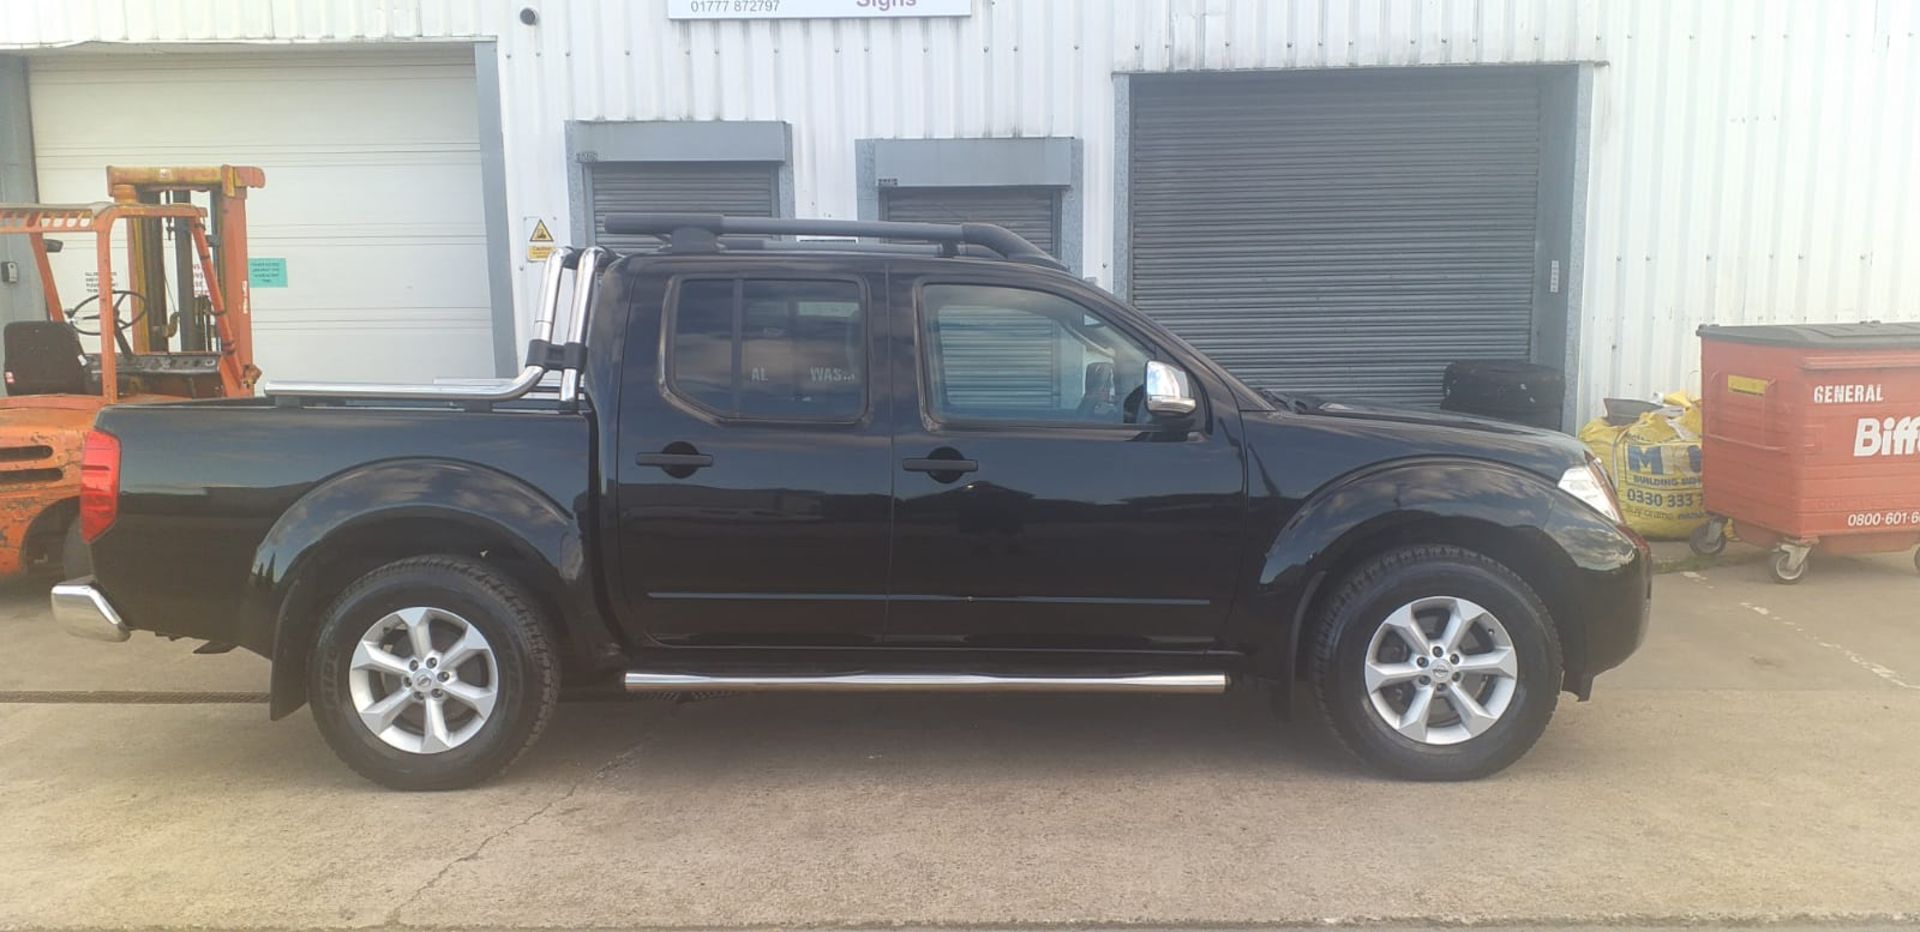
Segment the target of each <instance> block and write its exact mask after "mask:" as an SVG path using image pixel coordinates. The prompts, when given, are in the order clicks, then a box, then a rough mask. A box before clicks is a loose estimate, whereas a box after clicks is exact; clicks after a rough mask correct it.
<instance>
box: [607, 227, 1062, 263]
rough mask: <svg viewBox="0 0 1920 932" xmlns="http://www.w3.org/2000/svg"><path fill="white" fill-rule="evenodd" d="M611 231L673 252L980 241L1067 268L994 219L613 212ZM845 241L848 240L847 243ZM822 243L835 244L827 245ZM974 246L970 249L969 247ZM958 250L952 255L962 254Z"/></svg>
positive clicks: (1020, 258) (1007, 253) (1013, 256)
mask: <svg viewBox="0 0 1920 932" xmlns="http://www.w3.org/2000/svg"><path fill="white" fill-rule="evenodd" d="M606 231H607V232H608V233H610V234H613V235H616V236H663V237H666V238H667V248H668V249H670V250H672V251H673V252H718V251H720V250H722V249H724V248H726V244H723V243H721V242H720V239H719V238H720V237H721V236H739V235H761V236H854V237H860V236H866V237H874V238H880V239H891V240H918V241H920V242H925V243H951V244H953V245H954V246H955V247H960V246H978V247H981V248H983V249H986V250H990V251H992V252H995V253H998V254H1000V255H1001V256H1003V257H1005V258H1007V259H1009V260H1011V261H1014V262H1025V263H1029V264H1032V265H1044V266H1047V267H1049V268H1056V269H1064V268H1066V266H1064V265H1062V264H1061V263H1060V260H1058V259H1055V258H1054V257H1052V256H1050V255H1047V254H1046V252H1044V251H1042V250H1041V249H1040V247H1038V246H1035V245H1034V244H1032V243H1030V242H1028V241H1027V240H1026V238H1025V237H1022V236H1021V235H1020V234H1018V233H1015V232H1013V231H1012V230H1009V229H1007V228H1006V227H1002V226H995V225H994V224H991V223H900V222H897V221H890V220H796V219H790V218H786V217H728V216H723V215H721V214H609V215H608V216H607V219H606ZM843 245H844V244H843ZM820 248H832V247H831V246H822V247H820ZM970 251H971V250H969V252H970ZM959 252H960V250H959V249H957V248H956V249H955V250H954V251H953V253H951V254H959Z"/></svg>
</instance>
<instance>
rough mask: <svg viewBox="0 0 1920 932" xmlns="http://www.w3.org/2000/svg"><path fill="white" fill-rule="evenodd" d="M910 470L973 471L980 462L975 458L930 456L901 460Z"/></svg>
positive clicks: (978, 466)
mask: <svg viewBox="0 0 1920 932" xmlns="http://www.w3.org/2000/svg"><path fill="white" fill-rule="evenodd" d="M900 465H901V466H902V467H904V468H905V469H906V470H907V471H908V472H951V473H962V472H973V471H974V470H976V469H979V468H980V464H979V463H977V462H975V461H973V460H949V459H934V458H933V457H929V456H916V457H911V458H908V459H905V460H902V461H901V462H900Z"/></svg>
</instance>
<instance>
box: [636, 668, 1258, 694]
mask: <svg viewBox="0 0 1920 932" xmlns="http://www.w3.org/2000/svg"><path fill="white" fill-rule="evenodd" d="M626 686H627V692H630V693H661V692H696V691H712V692H740V693H761V692H935V693H1002V692H1041V693H1223V692H1226V691H1227V674H1225V673H1140V674H1130V675H1117V676H1030V675H1024V674H1010V675H1005V676H1002V675H996V674H990V673H828V674H818V675H803V674H796V675H792V676H782V675H779V674H766V675H743V674H703V673H655V672H648V671H644V670H634V671H630V672H629V673H627V675H626Z"/></svg>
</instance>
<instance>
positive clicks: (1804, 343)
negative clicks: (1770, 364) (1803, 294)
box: [1699, 320, 1920, 349]
mask: <svg viewBox="0 0 1920 932" xmlns="http://www.w3.org/2000/svg"><path fill="white" fill-rule="evenodd" d="M1699 332H1700V338H1701V339H1703V340H1725V341H1728V342H1732V343H1759V344H1762V345H1766V346H1799V347H1805V348H1807V349H1920V322H1910V321H1895V322H1892V323H1883V322H1881V321H1877V320H1872V321H1867V322H1865V323H1858V324H1753V325H1745V326H1735V327H1717V326H1714V325H1713V324H1707V325H1704V326H1702V327H1701V328H1700V331H1699Z"/></svg>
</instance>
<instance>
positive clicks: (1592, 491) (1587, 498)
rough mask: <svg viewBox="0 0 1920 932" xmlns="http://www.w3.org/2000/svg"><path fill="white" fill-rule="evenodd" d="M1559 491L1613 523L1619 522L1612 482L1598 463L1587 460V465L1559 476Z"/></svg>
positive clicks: (1618, 505)
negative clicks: (1584, 503)
mask: <svg viewBox="0 0 1920 932" xmlns="http://www.w3.org/2000/svg"><path fill="white" fill-rule="evenodd" d="M1560 490H1561V491H1563V492H1565V493H1567V494H1568V495H1571V496H1573V497H1574V498H1577V499H1579V500H1581V501H1583V502H1586V503H1587V506H1588V507H1590V508H1592V509H1593V510H1594V511H1597V512H1599V513H1601V514H1603V515H1606V516H1607V517H1609V518H1611V519H1613V520H1614V521H1615V522H1618V521H1619V520H1620V503H1619V502H1618V501H1615V500H1614V497H1613V480H1612V479H1609V478H1607V471H1606V470H1605V469H1603V468H1601V466H1600V461H1599V460H1596V459H1594V458H1592V457H1588V458H1587V465H1585V466H1575V467H1573V468H1572V469H1569V470H1567V471H1566V472H1565V473H1562V474H1561V476H1560Z"/></svg>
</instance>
